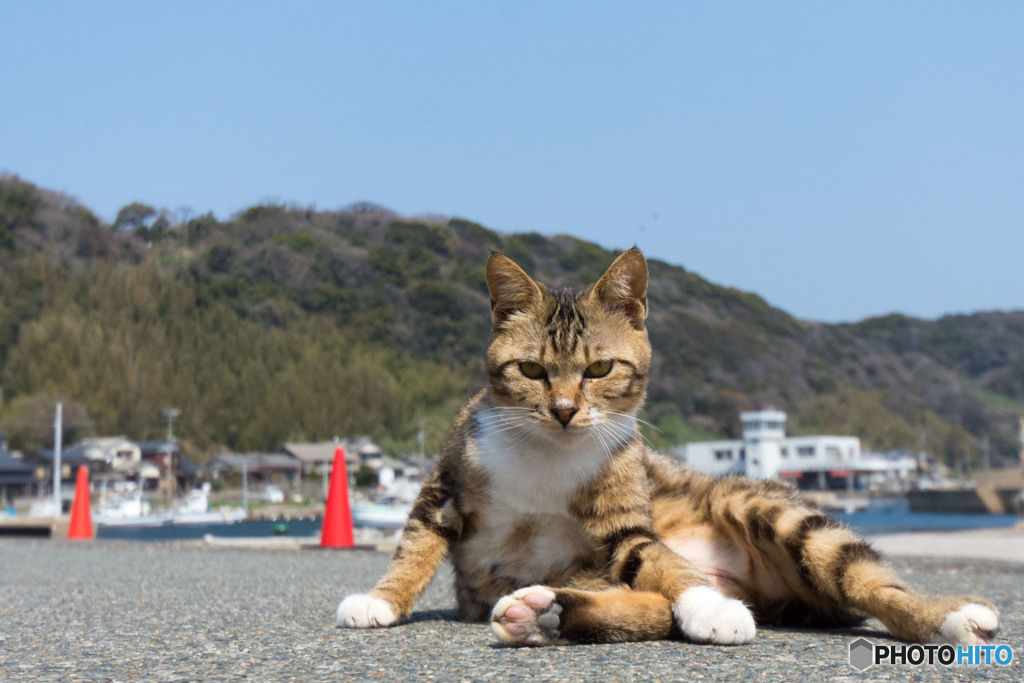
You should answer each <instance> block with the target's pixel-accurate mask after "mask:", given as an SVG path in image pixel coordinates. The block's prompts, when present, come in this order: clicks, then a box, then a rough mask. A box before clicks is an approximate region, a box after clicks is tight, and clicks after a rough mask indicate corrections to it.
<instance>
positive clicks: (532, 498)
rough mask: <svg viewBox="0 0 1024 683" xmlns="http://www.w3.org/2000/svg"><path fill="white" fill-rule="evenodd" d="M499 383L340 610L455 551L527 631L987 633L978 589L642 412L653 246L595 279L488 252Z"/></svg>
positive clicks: (370, 622)
mask: <svg viewBox="0 0 1024 683" xmlns="http://www.w3.org/2000/svg"><path fill="white" fill-rule="evenodd" d="M487 286H488V288H489V289H490V294H491V309H492V324H493V333H492V339H491V343H490V346H489V348H488V350H487V367H488V370H489V373H490V382H489V387H488V388H487V389H484V390H483V391H481V392H480V393H479V394H478V395H476V396H475V397H474V398H473V399H472V400H470V401H469V403H468V404H467V405H466V407H465V408H464V409H463V410H462V412H461V414H460V415H459V417H458V418H457V419H456V421H455V423H454V425H453V427H452V430H451V433H450V435H449V438H448V444H447V446H446V448H445V450H444V453H443V454H442V456H441V459H440V461H439V462H438V464H437V466H436V467H435V468H434V469H433V471H432V473H431V474H430V476H429V477H428V479H427V480H426V482H425V483H424V486H423V489H422V491H421V493H420V496H419V499H418V500H417V501H416V504H415V506H414V507H413V509H412V512H411V514H410V516H409V521H408V523H407V524H406V526H405V529H404V531H403V533H402V537H401V541H400V542H399V544H398V548H397V549H396V551H395V554H394V558H393V560H392V562H391V565H390V567H389V569H388V571H387V573H386V574H385V575H384V577H383V578H381V580H380V581H379V582H378V583H377V585H376V587H375V588H374V589H373V590H372V591H370V593H369V594H366V595H352V596H349V597H348V598H346V599H345V600H344V601H342V603H341V604H340V605H339V606H338V611H337V624H338V626H341V627H349V628H368V627H377V626H390V625H392V624H394V623H396V622H398V621H399V620H401V619H403V618H405V617H407V616H408V615H409V613H410V612H411V610H412V606H413V602H414V601H415V600H416V598H417V596H419V595H420V593H421V592H422V591H423V590H424V588H426V586H427V584H428V583H429V582H430V580H431V578H432V577H433V576H434V573H435V572H436V571H437V569H438V567H439V566H440V565H441V563H442V562H443V561H444V560H445V559H446V558H450V559H451V561H452V563H453V565H454V568H455V583H456V590H457V595H458V613H459V616H460V617H462V618H464V619H469V620H476V621H483V620H490V622H491V627H492V629H493V630H494V633H495V635H496V636H497V637H498V639H499V640H501V641H504V642H507V643H514V644H521V645H552V644H562V643H576V642H589V643H597V642H617V641H633V640H647V639H665V638H685V639H688V640H691V641H695V642H700V643H716V644H738V643H746V642H749V641H751V640H752V639H753V638H754V633H755V623H756V622H758V621H760V622H762V623H770V624H787V625H806V626H818V627H821V626H841V625H850V624H854V623H857V622H859V621H861V620H863V619H864V618H865V617H866V616H867V615H874V616H876V617H878V618H879V619H880V620H881V621H882V623H884V624H885V625H886V627H888V628H889V630H890V631H891V632H892V633H893V634H894V635H896V636H898V637H899V638H903V639H905V640H910V641H917V642H923V643H928V642H949V643H954V644H973V643H979V642H980V643H984V642H987V640H988V639H989V638H991V637H992V636H993V634H994V633H995V631H996V628H997V625H998V617H997V615H996V611H995V609H994V608H993V606H992V605H990V604H989V603H988V602H986V601H984V600H981V599H979V598H975V597H969V596H965V597H945V598H929V597H924V596H922V595H919V594H918V593H916V592H914V591H913V590H912V589H910V588H909V587H908V586H907V585H906V584H904V583H903V582H902V581H900V580H899V579H898V578H897V577H896V576H895V575H894V574H893V573H892V572H891V571H890V570H889V569H888V568H887V567H886V566H885V565H884V564H883V563H882V560H881V558H880V557H879V555H878V553H877V552H875V551H874V550H873V549H872V548H871V546H870V545H868V544H867V543H866V542H864V541H863V540H861V539H860V538H858V537H857V536H856V535H855V534H854V533H853V532H852V531H851V530H850V529H849V528H847V527H846V526H844V525H842V524H840V523H838V522H836V521H834V520H832V519H831V518H829V517H828V516H826V515H825V514H822V513H821V512H820V511H818V510H817V509H815V508H814V507H812V506H809V505H808V504H807V503H805V502H804V501H803V500H801V499H800V498H799V497H798V496H797V495H796V493H795V491H794V489H793V488H792V487H791V486H789V485H787V484H784V483H781V482H777V481H752V480H748V479H744V478H740V477H726V478H722V479H711V478H709V477H706V476H703V475H701V474H696V473H694V472H689V471H687V470H685V469H683V468H681V467H679V466H678V465H676V464H674V463H673V462H671V461H669V460H668V459H666V458H664V457H661V456H659V455H657V454H655V453H654V452H652V451H651V450H650V449H648V448H647V447H646V445H645V443H644V441H643V438H642V437H641V436H640V434H639V433H638V430H637V418H636V415H637V412H638V411H639V409H640V407H641V404H642V403H643V401H644V396H645V392H646V387H647V382H648V373H649V372H650V364H651V348H650V344H649V343H648V339H647V330H646V325H645V320H646V318H647V264H646V262H645V260H644V257H643V255H642V254H641V253H640V251H639V250H638V249H635V248H634V249H631V250H629V251H627V252H625V253H624V254H622V255H621V256H619V257H618V259H616V260H615V262H614V263H612V265H611V266H610V267H609V268H608V270H607V272H606V273H605V274H604V275H603V276H602V277H601V278H600V280H598V282H597V283H596V284H594V285H593V286H591V287H590V288H589V289H587V290H586V291H585V292H582V293H580V292H572V291H568V290H561V291H552V290H549V289H548V288H547V287H545V286H544V285H542V284H539V283H537V282H535V281H534V280H533V279H531V278H530V277H529V276H528V275H527V274H526V273H525V272H523V270H521V269H520V268H519V266H517V265H516V264H515V263H514V262H512V261H511V260H510V259H508V258H506V257H505V256H502V255H500V254H493V255H491V257H490V259H489V260H488V262H487Z"/></svg>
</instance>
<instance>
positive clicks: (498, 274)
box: [487, 254, 542, 330]
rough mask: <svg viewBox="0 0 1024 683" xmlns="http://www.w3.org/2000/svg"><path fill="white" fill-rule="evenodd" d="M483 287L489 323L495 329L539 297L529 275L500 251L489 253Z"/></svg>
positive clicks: (538, 290)
mask: <svg viewBox="0 0 1024 683" xmlns="http://www.w3.org/2000/svg"><path fill="white" fill-rule="evenodd" d="M487 289H488V290H490V292H491V323H492V325H493V326H494V329H495V330H497V329H498V328H500V327H501V326H502V325H504V324H505V321H506V320H508V318H509V316H511V315H512V314H514V313H518V312H520V311H524V310H526V309H527V308H529V307H530V306H531V305H532V304H533V303H534V302H536V301H537V300H538V299H539V298H540V297H541V296H542V293H541V290H540V287H539V286H538V285H537V283H536V282H534V281H533V278H531V277H530V276H529V275H527V274H526V273H525V272H524V271H523V269H522V268H520V267H519V266H518V265H516V262H515V261H513V260H512V259H510V258H509V257H507V256H504V255H502V254H491V256H490V258H488V259H487Z"/></svg>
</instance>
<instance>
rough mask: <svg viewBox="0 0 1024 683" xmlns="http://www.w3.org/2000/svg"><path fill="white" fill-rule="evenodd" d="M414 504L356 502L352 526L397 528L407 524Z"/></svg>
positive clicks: (353, 508) (353, 506)
mask: <svg viewBox="0 0 1024 683" xmlns="http://www.w3.org/2000/svg"><path fill="white" fill-rule="evenodd" d="M411 511H412V505H386V504H382V503H355V504H354V505H352V526H360V527H373V528H375V529H396V528H398V527H402V526H405V522H406V520H407V519H409V512H411Z"/></svg>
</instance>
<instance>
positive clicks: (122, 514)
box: [92, 484, 247, 528]
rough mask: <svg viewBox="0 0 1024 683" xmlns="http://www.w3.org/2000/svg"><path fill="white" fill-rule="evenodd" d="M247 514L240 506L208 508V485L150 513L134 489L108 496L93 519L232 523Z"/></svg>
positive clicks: (129, 523)
mask: <svg viewBox="0 0 1024 683" xmlns="http://www.w3.org/2000/svg"><path fill="white" fill-rule="evenodd" d="M246 516H247V515H246V512H245V510H243V509H241V508H220V509H217V510H211V509H210V499H209V484H203V488H202V489H194V490H192V491H189V492H188V494H187V495H186V496H185V497H184V498H183V499H182V500H180V501H178V502H177V503H176V504H175V505H174V506H173V507H172V508H171V509H170V510H164V511H160V512H153V511H152V510H151V508H150V505H149V502H147V501H146V499H145V498H144V497H143V495H142V492H141V491H138V490H136V491H128V492H126V493H123V494H121V495H118V496H112V497H110V498H107V499H106V500H104V501H102V502H101V503H100V504H99V505H97V506H96V510H95V511H94V512H93V514H92V518H93V521H95V522H96V523H97V524H98V525H100V526H105V527H122V528H131V527H135V528H140V527H156V526H174V525H178V526H185V525H192V526H197V525H211V524H235V523H236V522H241V521H242V520H244V519H245V518H246Z"/></svg>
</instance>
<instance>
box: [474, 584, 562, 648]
mask: <svg viewBox="0 0 1024 683" xmlns="http://www.w3.org/2000/svg"><path fill="white" fill-rule="evenodd" d="M561 613H562V606H561V605H559V604H558V603H557V602H555V594H554V592H553V591H551V590H550V589H548V588H545V587H544V586H529V587H527V588H520V589H519V590H517V591H516V592H515V593H512V594H511V595H506V596H505V597H503V598H502V599H501V600H499V601H498V604H496V605H495V606H494V610H493V611H492V612H491V630H493V631H494V635H496V636H498V640H500V641H501V642H503V643H512V644H514V645H559V644H562V643H564V642H565V641H564V640H561V639H559V637H558V636H559V633H558V625H559V616H558V615H560V614H561Z"/></svg>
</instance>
